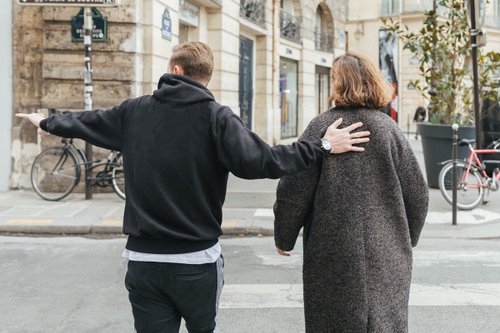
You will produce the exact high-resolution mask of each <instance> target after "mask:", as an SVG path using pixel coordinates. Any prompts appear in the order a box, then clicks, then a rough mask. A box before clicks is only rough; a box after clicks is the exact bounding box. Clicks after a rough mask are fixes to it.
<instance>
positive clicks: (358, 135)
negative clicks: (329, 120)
mask: <svg viewBox="0 0 500 333" xmlns="http://www.w3.org/2000/svg"><path fill="white" fill-rule="evenodd" d="M341 123H342V118H339V119H337V120H335V121H334V122H333V124H331V125H330V126H329V127H328V129H327V130H326V133H325V136H324V138H325V139H327V140H328V141H329V142H330V144H331V146H332V149H331V150H330V153H331V154H342V153H345V152H348V151H356V152H362V151H364V150H365V149H364V148H363V147H359V146H356V145H358V144H360V143H365V142H368V141H369V140H370V139H369V138H368V137H369V136H370V132H368V131H361V132H354V133H352V132H353V131H354V130H356V129H357V128H359V127H361V126H363V123H361V122H359V123H355V124H352V125H350V126H347V127H345V128H338V127H339V126H340V124H341Z"/></svg>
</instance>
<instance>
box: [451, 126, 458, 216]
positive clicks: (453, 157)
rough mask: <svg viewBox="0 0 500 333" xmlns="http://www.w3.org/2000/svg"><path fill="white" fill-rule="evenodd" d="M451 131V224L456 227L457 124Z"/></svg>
mask: <svg viewBox="0 0 500 333" xmlns="http://www.w3.org/2000/svg"><path fill="white" fill-rule="evenodd" d="M451 129H452V130H453V149H452V151H451V160H452V163H453V169H452V172H451V178H452V186H453V187H452V191H453V192H452V217H451V224H452V225H457V141H458V124H453V125H452V126H451Z"/></svg>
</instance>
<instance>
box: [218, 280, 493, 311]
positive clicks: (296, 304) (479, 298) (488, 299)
mask: <svg viewBox="0 0 500 333" xmlns="http://www.w3.org/2000/svg"><path fill="white" fill-rule="evenodd" d="M471 305H472V306H500V283H458V284H441V285H433V286H432V285H420V284H413V285H412V286H411V291H410V306H471ZM220 307H221V308H222V309H256V308H301V307H303V301H302V285H301V284H226V285H225V286H224V289H223V290H222V298H221V304H220Z"/></svg>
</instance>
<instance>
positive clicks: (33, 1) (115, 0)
mask: <svg viewBox="0 0 500 333" xmlns="http://www.w3.org/2000/svg"><path fill="white" fill-rule="evenodd" d="M17 3H19V4H20V5H34V6H78V7H85V6H92V7H113V6H117V5H119V4H120V0H17Z"/></svg>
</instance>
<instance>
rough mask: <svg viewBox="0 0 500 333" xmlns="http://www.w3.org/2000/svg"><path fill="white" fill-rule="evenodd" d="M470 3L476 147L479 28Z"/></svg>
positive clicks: (471, 1) (480, 143)
mask: <svg viewBox="0 0 500 333" xmlns="http://www.w3.org/2000/svg"><path fill="white" fill-rule="evenodd" d="M469 4H470V15H471V20H470V39H471V47H472V80H473V85H474V90H473V92H474V115H475V121H476V149H481V148H483V136H482V134H483V133H482V127H483V126H482V124H481V110H480V108H479V82H478V70H477V48H478V44H477V35H478V34H479V30H478V29H477V22H476V1H475V0H469Z"/></svg>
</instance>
